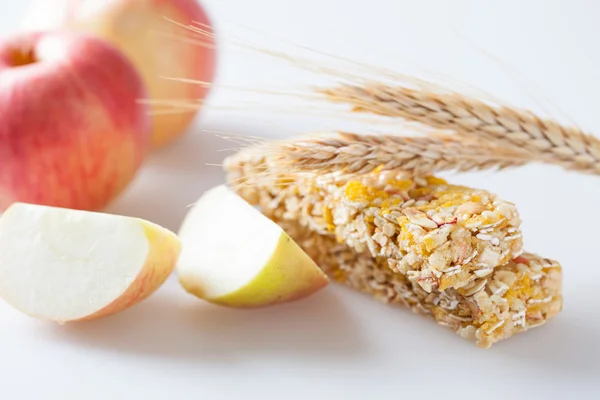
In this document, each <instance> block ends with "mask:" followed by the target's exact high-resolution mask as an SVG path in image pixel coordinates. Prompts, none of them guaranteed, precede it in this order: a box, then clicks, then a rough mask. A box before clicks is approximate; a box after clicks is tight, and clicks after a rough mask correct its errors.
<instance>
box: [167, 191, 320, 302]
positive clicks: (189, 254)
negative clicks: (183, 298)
mask: <svg viewBox="0 0 600 400" xmlns="http://www.w3.org/2000/svg"><path fill="white" fill-rule="evenodd" d="M179 238H180V240H181V241H182V245H183V250H182V253H181V256H180V258H179V261H178V264H177V267H176V268H177V273H178V276H179V281H180V283H181V284H182V286H183V287H184V288H185V289H186V290H187V291H188V292H190V293H192V294H194V295H196V296H197V297H199V298H202V299H205V300H207V301H209V302H212V303H216V304H220V305H224V306H230V307H239V308H250V307H262V306H267V305H274V304H278V303H282V302H288V301H292V300H297V299H300V298H303V297H306V296H309V295H311V294H313V293H315V292H316V291H318V290H319V289H321V288H322V287H324V286H325V285H327V284H328V282H329V280H328V278H327V277H326V275H325V274H324V273H323V272H322V271H321V270H320V269H319V267H318V266H317V265H316V264H315V262H314V261H313V260H312V259H311V258H310V257H309V256H308V255H307V254H306V253H305V252H304V251H303V250H302V249H301V248H300V247H299V246H298V245H297V244H296V243H295V242H294V241H293V240H292V239H291V238H290V237H289V236H288V235H287V234H286V233H285V232H284V231H283V230H282V229H281V227H279V226H278V225H277V224H275V223H274V222H273V221H271V220H270V219H268V218H267V217H265V216H264V215H262V214H261V213H260V212H259V211H258V210H256V209H255V208H254V207H252V206H251V205H250V204H249V203H247V202H246V201H245V200H243V199H242V198H241V197H239V196H238V195H237V194H235V193H234V192H233V191H231V190H230V189H229V188H227V187H226V186H217V187H216V188H213V189H211V190H209V191H208V192H207V193H205V194H204V196H202V197H201V198H200V200H199V201H198V202H197V203H196V204H195V205H194V207H193V208H192V209H191V210H190V211H189V213H188V215H187V216H186V218H185V220H184V222H183V224H182V226H181V228H180V231H179Z"/></svg>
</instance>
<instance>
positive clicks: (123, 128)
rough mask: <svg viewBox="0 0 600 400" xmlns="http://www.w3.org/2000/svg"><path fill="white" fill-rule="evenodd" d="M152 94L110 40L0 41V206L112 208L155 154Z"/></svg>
mask: <svg viewBox="0 0 600 400" xmlns="http://www.w3.org/2000/svg"><path fill="white" fill-rule="evenodd" d="M145 96H146V92H145V89H144V85H143V82H142V80H141V78H140V77H139V75H138V73H137V72H136V70H135V68H134V67H133V65H132V64H131V62H130V61H129V60H128V59H127V58H126V57H125V56H124V55H123V54H122V53H121V52H120V51H119V50H118V49H117V48H115V47H114V46H112V45H111V44H110V43H108V42H106V41H104V40H102V39H98V38H94V37H92V36H88V35H84V34H77V33H67V32H62V33H60V32H43V33H39V32H38V33H25V34H19V35H15V36H12V37H9V38H7V39H4V40H0V166H1V168H0V209H1V210H4V209H6V208H7V207H8V206H9V205H10V204H12V203H13V202H17V201H19V202H26V203H34V204H42V205H50V206H58V207H66V208H74V209H83V210H97V209H100V208H103V207H104V206H105V205H107V204H108V203H109V202H110V201H111V200H112V199H114V198H115V197H116V196H117V195H118V194H119V193H121V191H122V190H123V189H124V188H125V187H126V186H127V185H128V183H129V182H130V181H131V180H132V179H133V178H134V176H135V174H136V172H137V170H138V169H139V167H140V165H141V163H142V161H143V159H144V157H145V155H146V153H147V152H148V149H149V142H150V121H149V117H148V109H147V107H146V106H144V105H143V104H140V102H139V99H141V98H144V97H145Z"/></svg>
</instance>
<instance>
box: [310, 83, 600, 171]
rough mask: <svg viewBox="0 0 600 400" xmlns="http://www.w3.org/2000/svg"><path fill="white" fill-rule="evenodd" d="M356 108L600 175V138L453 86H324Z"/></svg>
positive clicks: (326, 91)
mask: <svg viewBox="0 0 600 400" xmlns="http://www.w3.org/2000/svg"><path fill="white" fill-rule="evenodd" d="M320 92H321V93H323V94H325V95H326V97H327V99H328V100H330V101H334V102H341V103H348V104H350V105H352V106H353V111H356V112H369V113H374V114H378V115H384V116H388V117H399V118H402V119H405V120H408V121H413V122H418V123H421V124H424V125H428V126H430V127H434V128H437V129H443V130H451V131H454V132H456V133H457V134H458V135H461V136H463V137H476V138H479V139H483V140H485V141H487V142H489V143H490V144H495V145H498V146H503V147H506V148H512V149H522V150H525V151H527V152H529V153H530V154H531V155H532V157H535V158H536V159H537V160H539V161H543V162H546V163H550V164H557V165H560V166H562V167H563V168H566V169H569V170H574V171H579V172H583V173H590V174H596V175H600V140H599V139H598V138H596V137H594V136H592V135H588V134H585V133H583V132H582V131H581V130H580V129H578V128H576V127H569V126H563V125H561V124H559V123H558V122H555V121H552V120H550V119H543V118H540V117H538V116H536V115H535V114H533V113H532V112H530V111H525V110H519V109H515V108H511V107H508V106H506V105H495V104H489V103H486V102H483V101H480V100H477V99H473V98H470V97H467V96H463V95H461V94H458V93H454V92H449V91H443V90H441V91H439V92H437V91H431V90H427V89H412V88H407V87H404V86H389V85H385V84H378V83H373V84H367V85H363V86H357V85H341V86H337V87H333V88H327V89H324V90H320Z"/></svg>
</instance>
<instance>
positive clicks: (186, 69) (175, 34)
mask: <svg viewBox="0 0 600 400" xmlns="http://www.w3.org/2000/svg"><path fill="white" fill-rule="evenodd" d="M167 19H170V20H172V21H175V22H177V23H181V24H185V25H188V24H194V23H198V24H199V25H197V26H199V27H201V28H202V29H209V27H210V26H211V21H210V20H209V18H208V16H207V14H206V12H205V9H204V8H203V7H202V6H201V5H200V3H199V2H198V0H38V1H37V2H35V3H34V5H33V7H32V8H31V9H30V11H29V13H28V14H27V15H26V17H25V20H24V21H23V26H24V28H25V29H35V30H37V29H50V28H66V29H72V30H78V31H84V32H87V33H91V34H94V35H97V36H99V37H102V38H104V39H106V40H108V41H110V42H112V43H113V44H115V45H116V46H117V47H119V49H121V51H123V52H124V53H125V54H126V55H127V56H128V57H129V58H130V59H131V60H132V61H133V63H134V64H135V66H136V67H137V69H138V71H139V73H140V74H141V76H142V77H143V80H144V83H145V85H146V88H147V90H148V94H149V98H150V99H151V100H161V101H162V100H175V101H178V102H184V103H185V102H188V103H189V102H197V101H198V100H204V99H205V98H206V96H207V95H208V92H209V90H208V89H207V88H206V87H203V86H201V85H195V84H190V83H181V82H176V81H173V80H168V79H164V78H165V77H167V78H185V79H193V80H197V81H203V82H208V83H212V81H213V79H214V75H215V68H216V65H215V64H216V52H215V48H214V41H213V40H212V39H211V38H210V37H198V38H196V39H200V40H202V41H203V42H205V43H206V45H201V44H200V45H199V44H198V43H192V42H191V41H190V40H185V38H184V37H185V36H189V33H190V32H189V31H187V30H186V29H184V28H182V27H179V26H177V24H175V23H173V22H171V21H168V20H167ZM161 108H162V109H164V108H163V107H160V106H156V107H153V108H152V110H153V111H159V110H160V109H161ZM197 111H198V109H197V108H195V109H190V108H188V109H187V110H184V109H181V112H178V113H172V114H164V113H163V114H159V113H154V115H153V121H152V126H153V132H152V145H153V147H154V148H158V147H162V146H165V145H166V144H168V143H170V142H172V141H173V140H175V139H176V138H178V137H179V136H181V135H182V134H183V133H184V132H185V131H186V129H187V128H188V127H189V125H190V123H191V122H192V121H193V119H194V118H195V116H196V114H197Z"/></svg>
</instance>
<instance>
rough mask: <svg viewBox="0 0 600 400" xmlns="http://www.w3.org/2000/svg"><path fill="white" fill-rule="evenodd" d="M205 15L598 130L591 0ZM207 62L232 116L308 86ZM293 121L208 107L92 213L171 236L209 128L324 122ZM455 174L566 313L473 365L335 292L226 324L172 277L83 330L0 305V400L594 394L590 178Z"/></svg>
mask: <svg viewBox="0 0 600 400" xmlns="http://www.w3.org/2000/svg"><path fill="white" fill-rule="evenodd" d="M28 3H29V1H19V2H16V1H12V0H10V1H9V0H2V1H0V33H2V34H3V35H6V34H9V33H11V32H12V31H14V30H15V29H16V28H17V26H18V22H19V20H20V18H21V17H22V15H23V13H24V11H25V9H26V7H27V6H28ZM205 4H206V5H207V7H209V10H210V12H211V14H212V16H213V19H214V20H215V22H216V24H217V25H218V26H219V27H220V29H221V32H222V33H223V34H224V35H230V34H233V35H235V36H236V37H242V38H244V37H246V36H245V35H247V34H248V29H247V28H251V29H258V30H260V31H262V32H265V33H266V36H264V37H263V39H264V40H263V43H262V44H266V45H269V44H274V43H275V42H276V39H277V38H285V39H289V40H293V41H294V42H295V43H299V44H303V45H307V46H309V47H311V48H313V49H317V50H322V51H325V52H328V53H333V54H336V55H339V56H346V57H351V58H353V59H357V60H361V61H365V62H369V63H372V64H376V65H382V66H387V67H391V68H394V69H397V70H400V71H402V72H404V71H409V70H410V68H414V66H415V65H417V64H418V65H421V66H424V67H426V68H428V69H433V70H435V71H437V72H441V73H443V74H445V75H447V76H449V77H451V78H452V79H459V80H463V81H467V82H469V83H471V84H474V85H475V86H477V87H479V88H481V89H484V90H486V91H487V92H491V93H493V94H495V95H498V96H500V97H503V98H504V99H505V100H507V101H509V102H511V103H513V104H516V105H519V106H524V107H531V108H533V109H536V110H538V109H539V107H540V102H544V103H545V104H546V105H547V107H546V109H549V110H550V115H551V116H553V117H556V118H559V119H561V121H564V120H566V121H574V122H575V123H577V124H578V125H579V126H581V127H582V128H583V129H585V130H587V131H589V132H596V133H598V132H600V101H599V98H598V93H600V46H599V45H598V38H599V37H600V25H599V24H598V20H599V19H600V2H598V1H594V0H546V1H543V0H502V1H501V0H496V1H491V0H471V1H467V0H463V1H457V0H453V1H443V0H439V1H432V0H429V1H424V0H420V1H415V0H388V1H386V0H369V1H360V0H356V1H354V0H302V1H295V0H287V1H283V0H252V1H248V0H205ZM242 26H243V27H242ZM244 27H245V28H244ZM140 34H142V33H140ZM255 37H256V36H255ZM269 38H270V39H269ZM278 46H279V45H278ZM280 48H281V47H280ZM283 48H284V49H285V47H283ZM221 56H222V60H221V65H220V74H219V81H218V82H219V84H220V85H222V87H223V89H219V86H217V89H216V91H215V92H214V95H213V100H214V103H215V104H220V105H237V106H239V105H240V104H242V103H241V99H242V97H238V96H241V95H239V94H236V92H235V91H230V90H227V89H226V88H225V86H226V85H233V86H249V87H253V88H260V87H262V85H263V84H265V85H267V84H268V83H271V84H272V85H271V86H273V85H274V86H278V85H281V84H284V83H285V84H287V85H288V86H290V87H291V86H302V85H307V84H310V83H311V81H310V80H306V79H305V78H306V76H305V74H302V73H300V72H297V71H296V72H295V70H294V69H293V68H287V67H285V66H284V64H282V63H279V62H277V61H275V60H270V61H269V60H263V61H258V59H259V58H260V56H258V55H256V54H255V55H251V54H250V55H248V54H246V55H242V54H237V53H236V52H235V51H233V50H232V51H231V52H230V49H229V48H226V49H225V50H224V51H223V52H222V54H221ZM265 62H266V63H267V64H265ZM271 62H272V64H269V63H271ZM265 65H269V67H268V68H266V67H265ZM404 67H406V68H407V69H406V70H403V69H402V68H404ZM410 71H411V72H412V70H410ZM263 97H264V96H263ZM261 98H262V97H261ZM244 99H246V100H248V95H247V94H246V97H245V98H244ZM256 100H260V99H259V98H256ZM547 100H549V101H547ZM270 101H271V102H272V99H270ZM550 103H552V105H553V106H548V104H550ZM259 104H262V103H259ZM309 117H310V116H307V115H306V113H304V114H301V112H300V111H299V112H298V113H296V114H294V113H292V114H284V113H277V114H276V115H275V114H274V113H272V112H271V113H270V112H269V107H262V109H261V107H258V109H257V110H256V111H253V112H250V113H249V112H246V113H233V112H231V111H227V109H225V108H222V107H219V106H215V107H214V108H212V109H208V110H206V112H205V113H204V114H203V116H202V118H199V120H198V123H197V125H196V126H195V127H194V128H193V129H191V130H190V132H189V134H188V135H187V136H186V137H185V138H184V139H182V140H181V141H179V142H178V143H176V144H175V145H174V146H171V147H170V148H168V149H165V150H163V151H161V152H158V153H156V154H154V155H153V156H152V157H151V158H150V159H149V160H148V162H147V164H146V166H145V167H144V169H143V170H142V171H141V173H140V174H139V176H138V178H137V180H136V181H135V182H134V184H133V185H132V186H131V187H130V188H129V190H128V191H127V193H125V194H124V195H123V196H122V197H121V198H120V199H119V200H118V201H117V202H116V203H114V204H113V205H112V206H111V207H110V209H109V210H108V211H110V212H115V213H121V214H128V215H135V216H141V217H144V218H148V219H150V220H152V221H155V222H157V223H159V224H162V225H164V226H166V227H168V228H171V229H174V230H176V229H177V228H178V226H179V223H180V222H181V219H182V218H183V215H184V214H185V211H186V206H187V205H188V204H190V203H192V202H193V201H194V200H196V199H197V197H198V196H200V195H201V194H202V192H203V191H204V190H206V189H207V188H209V187H211V186H212V185H215V184H217V183H220V182H222V175H221V173H220V170H219V168H218V167H212V166H207V165H206V164H207V163H218V162H219V161H220V160H221V159H222V157H223V156H225V155H226V154H227V153H223V152H219V151H218V150H222V149H224V148H227V147H231V144H230V143H227V142H223V141H222V140H217V139H214V135H213V134H212V133H210V132H207V131H209V130H211V131H213V130H218V131H226V132H234V133H237V134H253V135H255V134H261V135H262V134H264V135H268V136H273V135H279V134H283V133H286V134H287V133H289V132H304V131H306V130H307V129H320V128H325V127H327V128H332V127H335V126H336V123H337V122H336V121H331V120H329V121H327V122H322V121H318V122H314V123H312V122H311V120H310V118H309ZM0 123H1V121H0ZM341 123H342V122H340V124H341ZM327 124H329V125H327ZM385 128H386V129H391V128H393V127H390V126H387V127H385ZM372 129H375V128H372ZM0 167H1V166H0ZM453 179H454V181H455V182H460V183H468V184H470V185H472V186H476V187H481V188H486V189H489V190H491V191H493V192H495V193H498V194H500V195H501V196H502V197H503V198H505V199H508V200H511V201H514V202H515V203H516V204H517V205H518V207H519V210H520V212H521V214H522V217H523V221H524V223H523V229H524V233H525V241H526V247H527V249H528V250H530V251H534V252H538V253H540V254H543V255H545V256H547V257H552V258H555V259H558V260H560V261H561V263H562V264H563V267H564V275H565V279H564V284H565V288H564V295H565V309H564V311H563V312H562V313H561V314H560V315H559V316H558V317H557V318H556V319H554V320H552V321H551V322H550V323H548V324H547V325H545V326H543V327H542V328H539V329H535V330H532V331H530V332H528V333H525V334H520V335H518V336H516V337H514V338H512V339H510V340H508V341H505V342H503V343H500V344H497V345H495V346H494V347H492V348H491V349H489V350H482V349H478V348H476V347H475V346H474V345H473V344H472V343H470V342H466V341H463V340H462V339H460V338H459V337H458V336H456V335H454V334H453V333H452V332H450V331H448V330H446V329H444V328H442V327H438V326H436V325H435V324H434V323H433V322H431V321H429V320H427V319H425V318H422V317H419V316H416V315H413V314H412V313H410V312H407V311H405V310H402V309H395V308H388V307H385V306H382V305H380V304H378V303H376V302H374V301H372V300H371V299H369V298H367V297H365V296H362V295H360V294H357V293H353V292H351V291H349V290H346V289H345V288H341V287H338V286H335V285H331V286H330V287H328V288H326V289H325V290H323V291H322V292H320V293H318V294H317V295H315V296H313V297H311V298H309V299H306V300H303V301H300V302H297V303H293V304H289V305H285V306H279V307H273V308H269V309H264V310H258V311H235V310H228V309H222V308H218V307H213V306H209V305H206V304H204V303H202V302H200V301H198V300H196V299H194V298H192V297H191V296H188V295H187V294H185V293H184V291H183V290H182V289H181V288H180V287H179V286H178V284H177V282H176V281H175V279H171V280H170V281H169V282H168V283H167V284H166V285H165V286H164V287H163V288H161V289H160V290H159V291H158V292H157V293H156V294H155V295H154V296H152V297H151V298H150V299H149V300H147V301H146V302H144V303H143V304H140V305H139V306H136V307H134V308H132V309H131V310H129V311H127V312H124V313H122V314H120V315H117V316H114V317H111V318H108V319H105V320H101V321H97V322H93V323H87V324H78V325H75V324H73V325H67V326H62V327H61V326H55V325H50V324H48V323H42V322H38V321H34V320H31V319H29V318H28V317H25V316H23V315H20V314H18V313H16V312H15V311H13V310H12V309H11V308H9V307H8V306H6V305H4V304H1V305H0V390H1V391H0V393H1V394H0V398H2V399H33V398H40V399H84V398H85V399H121V398H132V399H138V398H139V399H159V398H170V399H199V398H203V399H208V398H215V399H217V398H218V399H224V398H232V399H242V398H261V399H267V398H273V399H288V398H289V399H296V398H307V397H308V398H324V399H325V398H326V399H334V398H373V399H384V398H385V399H392V398H408V397H409V396H419V397H417V398H434V397H438V396H444V397H445V398H446V397H447V398H480V399H481V398H492V399H495V398H503V399H506V398H512V397H516V396H529V397H531V398H542V399H560V398H564V397H566V396H571V397H573V398H575V397H576V398H598V396H599V395H600V342H599V339H600V319H599V315H600V311H599V310H600V292H599V291H598V288H599V286H600V262H599V260H598V254H599V248H600V228H599V226H600V211H599V207H600V177H587V176H582V175H578V174H575V173H568V172H565V171H563V170H560V169H558V168H554V167H547V166H531V167H527V168H522V169H519V170H514V171H506V172H502V173H497V174H496V173H480V174H470V175H468V176H457V177H455V178H453ZM233 250H234V249H232V251H233Z"/></svg>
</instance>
